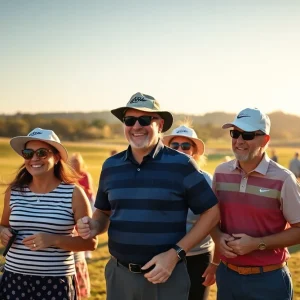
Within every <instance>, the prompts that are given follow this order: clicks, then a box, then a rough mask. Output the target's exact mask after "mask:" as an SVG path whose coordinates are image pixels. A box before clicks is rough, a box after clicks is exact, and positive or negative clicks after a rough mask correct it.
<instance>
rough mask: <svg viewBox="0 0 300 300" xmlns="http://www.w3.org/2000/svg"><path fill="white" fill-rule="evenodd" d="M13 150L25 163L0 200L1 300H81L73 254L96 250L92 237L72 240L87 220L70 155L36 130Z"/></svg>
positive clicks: (87, 211) (49, 135)
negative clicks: (78, 226)
mask: <svg viewBox="0 0 300 300" xmlns="http://www.w3.org/2000/svg"><path fill="white" fill-rule="evenodd" d="M10 145H11V147H12V148H13V149H14V150H15V151H16V152H17V153H18V154H19V155H21V156H22V157H23V158H24V162H23V164H22V165H21V167H20V169H19V171H18V173H17V175H16V177H15V178H14V179H13V180H12V182H11V183H10V184H9V186H8V188H7V190H6V192H5V199H4V208H3V212H2V219H1V226H0V238H1V243H2V244H3V245H4V246H5V245H7V244H8V242H9V239H10V238H11V237H12V232H11V231H12V230H14V231H16V232H17V236H16V239H15V241H14V243H13V244H12V246H11V248H10V249H9V251H8V253H7V255H6V263H5V271H4V274H3V277H2V281H1V284H0V299H45V300H50V299H68V300H76V299H80V298H79V297H78V295H77V293H76V287H75V281H76V277H75V264H74V255H73V252H72V251H83V250H94V249H95V248H96V246H97V239H96V238H95V237H93V238H89V239H86V240H84V239H82V238H81V237H79V236H76V237H74V236H72V233H73V230H74V227H75V224H76V221H77V220H78V219H80V218H82V217H83V216H86V215H88V216H91V215H92V211H91V207H90V204H89V201H88V199H87V197H86V195H85V193H84V191H83V190H82V189H81V188H80V187H78V186H76V185H75V182H77V179H78V177H77V176H76V173H75V172H74V171H73V170H72V168H71V167H70V166H69V165H68V164H67V160H68V153H67V150H66V149H65V147H64V146H63V145H62V144H61V142H60V140H59V138H58V137H57V135H56V134H55V133H54V132H53V131H52V130H46V129H41V128H36V129H34V130H33V131H31V132H30V133H29V134H28V135H27V136H17V137H15V138H13V139H11V141H10Z"/></svg>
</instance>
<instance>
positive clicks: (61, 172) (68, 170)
mask: <svg viewBox="0 0 300 300" xmlns="http://www.w3.org/2000/svg"><path fill="white" fill-rule="evenodd" d="M48 145H49V146H50V147H51V150H52V152H53V154H54V155H59V152H58V151H57V149H56V148H54V147H53V146H51V145H50V144H48ZM54 175H55V177H56V178H58V179H59V180H60V181H61V182H64V183H69V184H70V183H71V184H72V183H74V184H75V183H77V182H78V179H79V178H80V176H79V175H78V174H77V173H76V172H75V171H74V170H73V168H72V167H71V166H70V165H69V164H67V163H65V162H64V161H63V160H62V159H60V160H59V161H58V162H57V164H56V165H55V166H54ZM31 181H32V175H31V174H30V173H29V172H28V171H27V169H26V167H25V164H24V163H23V164H22V165H21V166H20V168H19V169H18V171H17V175H16V177H15V178H14V179H13V180H12V181H11V182H10V183H9V184H8V189H20V190H21V191H22V190H24V189H25V188H26V187H27V186H28V185H29V184H30V182H31Z"/></svg>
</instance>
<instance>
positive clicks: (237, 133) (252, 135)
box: [230, 130, 265, 141]
mask: <svg viewBox="0 0 300 300" xmlns="http://www.w3.org/2000/svg"><path fill="white" fill-rule="evenodd" d="M240 135H241V136H242V138H243V140H245V141H251V140H253V139H254V138H255V137H256V136H261V135H265V134H264V133H257V132H254V131H252V132H249V131H243V132H241V131H238V130H230V136H231V137H232V138H233V139H238V138H239V136H240Z"/></svg>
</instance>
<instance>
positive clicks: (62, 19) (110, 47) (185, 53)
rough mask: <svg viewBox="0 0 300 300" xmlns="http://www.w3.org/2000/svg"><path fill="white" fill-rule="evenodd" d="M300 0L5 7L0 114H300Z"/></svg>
mask: <svg viewBox="0 0 300 300" xmlns="http://www.w3.org/2000/svg"><path fill="white" fill-rule="evenodd" d="M299 30H300V1H297V0H286V1H281V0H274V1H271V0H270V1H267V0H261V1H259V0H252V1H249V0H245V1H233V0H228V1H224V0H215V1H208V0H207V1H202V0H198V1H189V0H187V1H177V0H173V1H164V0H153V1H138V0H131V1H121V0H117V1H114V0H112V1H101V0H99V1H91V0H86V1H79V0H72V1H71V0H64V1H58V0H51V1H50V0H49V1H46V0H41V1H40V0H31V1H1V2H0V36H1V48H0V54H1V68H0V82H1V88H0V101H1V106H0V113H5V114H13V113H16V112H27V113H36V112H91V111H102V110H111V109H113V108H116V107H119V106H123V105H125V104H126V103H127V101H128V100H129V98H130V97H131V95H132V94H134V93H136V92H138V91H139V92H142V93H146V94H149V95H152V96H154V97H155V98H156V99H158V100H160V103H161V106H162V108H163V109H166V110H170V111H172V112H174V113H187V114H197V115H198V114H199V115H201V114H204V113H207V112H215V111H224V112H232V113H237V112H238V111H239V110H241V109H243V108H245V107H248V106H255V107H259V108H260V109H262V110H264V111H266V112H273V111H277V110H281V111H283V112H286V113H291V114H297V115H300V101H299V100H300V83H299V82H300V58H299V56H300V54H299V53H300V38H299Z"/></svg>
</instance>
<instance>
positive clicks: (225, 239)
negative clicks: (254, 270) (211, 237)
mask: <svg viewBox="0 0 300 300" xmlns="http://www.w3.org/2000/svg"><path fill="white" fill-rule="evenodd" d="M234 240H235V238H234V237H233V236H231V235H230V234H227V233H223V232H222V233H220V235H219V241H218V242H215V244H216V247H217V249H218V251H219V253H220V254H222V255H224V256H226V257H228V258H235V257H237V254H236V253H235V251H234V249H233V248H231V246H230V244H229V243H230V242H231V241H234Z"/></svg>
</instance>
